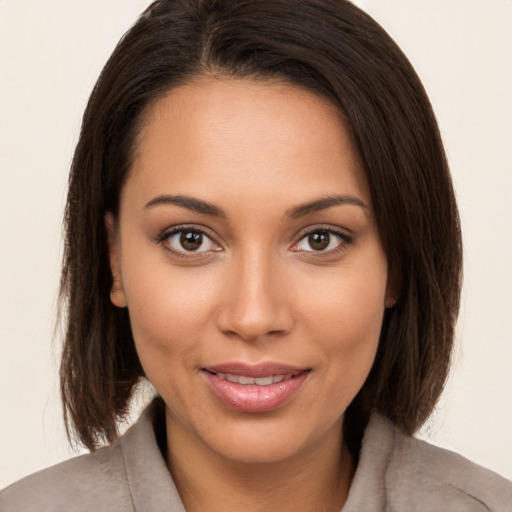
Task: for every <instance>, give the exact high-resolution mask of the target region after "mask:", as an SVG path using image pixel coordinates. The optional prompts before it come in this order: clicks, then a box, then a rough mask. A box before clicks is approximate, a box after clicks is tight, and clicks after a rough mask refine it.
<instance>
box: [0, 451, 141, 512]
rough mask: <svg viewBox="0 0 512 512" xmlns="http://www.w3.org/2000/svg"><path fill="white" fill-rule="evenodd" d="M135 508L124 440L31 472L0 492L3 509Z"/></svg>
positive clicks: (76, 511)
mask: <svg viewBox="0 0 512 512" xmlns="http://www.w3.org/2000/svg"><path fill="white" fill-rule="evenodd" d="M98 504H101V508H102V509H104V510H111V511H117V510H119V511H121V510H123V511H130V510H133V505H132V500H131V497H130V489H129V486H128V482H127V478H126V471H125V468H124V462H123V452H122V448H121V443H116V444H114V445H112V446H110V447H108V448H103V449H101V450H98V451H97V452H94V453H91V454H87V455H82V456H79V457H75V458H73V459H70V460H68V461H65V462H63V463H61V464H57V465H56V466H53V467H51V468H48V469H45V470H43V471H40V472H38V473H35V474H33V475H30V476H28V477H26V478H24V479H22V480H20V481H18V482H16V483H15V484H13V485H11V486H9V487H7V488H6V489H4V490H3V491H2V492H1V493H0V510H2V512H18V511H20V512H21V511H38V512H39V511H40V512H43V511H44V512H50V511H52V512H53V511H60V510H66V511H69V512H86V511H90V510H94V509H95V508H96V507H97V505H98Z"/></svg>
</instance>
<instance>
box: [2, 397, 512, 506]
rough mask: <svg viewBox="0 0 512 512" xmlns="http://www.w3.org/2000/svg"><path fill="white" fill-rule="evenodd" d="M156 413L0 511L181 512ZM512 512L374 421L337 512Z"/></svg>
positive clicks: (36, 481) (464, 467)
mask: <svg viewBox="0 0 512 512" xmlns="http://www.w3.org/2000/svg"><path fill="white" fill-rule="evenodd" d="M157 410H158V408H157V407H156V406H155V405H152V406H150V407H148V409H146V411H145V412H144V413H143V414H142V416H141V418H140V419H139V421H138V422H137V423H136V424H135V425H134V426H133V427H132V428H131V429H130V430H129V431H128V432H127V433H126V434H125V435H124V436H123V437H122V438H121V440H120V441H119V442H117V443H115V444H113V445H112V446H110V447H107V448H103V449H101V450H98V451H97V452H95V453H92V454H87V455H82V456H80V457H76V458H74V459H71V460H68V461H66V462H63V463H61V464H58V465H56V466H53V467H51V468H48V469H45V470H43V471H40V472H39V473H35V474H34V475H31V476H28V477H26V478H24V479H22V480H20V481H19V482H17V483H15V484H13V485H11V486H10V487H7V488H6V489H4V490H3V491H2V492H0V511H1V512H32V511H33V512H54V511H55V512H56V511H66V512H90V511H91V510H95V511H103V510H108V511H109V512H135V511H137V512H185V509H184V507H183V504H182V502H181V500H180V497H179V494H178V492H177V490H176V487H175V485H174V482H173V480H172V478H171V475H170V473H169V471H168V470H167V467H166V465H165V461H164V458H163V457H162V453H161V451H160V448H159V446H158V442H157V438H156V435H155V428H154V425H155V417H156V414H157V412H156V411H157ZM427 511H428V512H433V511H435V512H437V511H450V512H451V511H453V512H484V511H485V512H489V511H491V512H512V484H511V483H510V482H508V481H507V480H505V479H503V478H501V477H500V476H498V475H496V474H495V473H493V472H492V471H489V470H487V469H484V468H482V467H480V466H477V465H476V464H473V463H472V462H469V461H468V460H466V459H464V458H463V457H461V456H459V455H456V454H454V453H452V452H449V451H447V450H443V449H441V448H437V447H434V446H432V445H429V444H428V443H425V442H423V441H419V440H417V439H414V438H410V437H407V436H404V435H403V434H401V433H400V432H399V431H398V430H397V429H396V428H395V427H394V426H393V425H392V423H391V422H390V421H388V420H387V419H385V418H383V417H382V416H379V415H376V414H374V415H373V416H372V417H371V420H370V423H369V425H368V427H367V429H366V432H365V435H364V438H363V444H362V448H361V454H360V460H359V464H358V467H357V471H356V474H355V477H354V480H353V482H352V486H351V488H350V493H349V497H348V500H347V502H346V504H345V506H344V507H343V509H342V511H341V512H427Z"/></svg>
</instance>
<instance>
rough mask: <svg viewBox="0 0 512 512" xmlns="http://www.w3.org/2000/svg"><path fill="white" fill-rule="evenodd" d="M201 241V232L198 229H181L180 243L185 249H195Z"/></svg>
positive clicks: (199, 245)
mask: <svg viewBox="0 0 512 512" xmlns="http://www.w3.org/2000/svg"><path fill="white" fill-rule="evenodd" d="M202 243H203V234H202V233H200V232H199V231H182V232H181V235H180V244H181V246H182V247H183V249H185V250H186V251H197V250H198V249H199V248H200V247H201V245H202Z"/></svg>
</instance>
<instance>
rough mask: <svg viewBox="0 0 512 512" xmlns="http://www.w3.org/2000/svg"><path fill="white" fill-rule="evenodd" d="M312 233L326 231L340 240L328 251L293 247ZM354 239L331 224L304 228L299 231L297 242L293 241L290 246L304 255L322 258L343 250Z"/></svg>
mask: <svg viewBox="0 0 512 512" xmlns="http://www.w3.org/2000/svg"><path fill="white" fill-rule="evenodd" d="M314 233H327V234H328V235H330V236H332V235H334V236H335V237H337V238H338V239H339V240H340V242H339V243H338V245H337V246H336V247H334V248H333V249H330V250H328V251H315V250H310V251H305V250H300V249H294V248H295V247H297V246H298V244H299V243H300V242H301V241H303V240H305V239H306V238H307V237H309V236H311V235H312V234H314ZM353 241H354V237H353V236H351V235H349V234H348V233H347V232H345V231H343V230H341V229H334V228H333V227H332V226H322V225H320V226H315V227H314V228H306V229H305V230H303V231H302V233H300V235H299V237H298V240H297V242H295V243H294V244H293V246H292V250H294V251H296V252H300V253H302V254H303V255H304V256H305V257H311V258H318V257H320V258H322V257H328V256H333V255H335V254H339V253H340V252H343V251H345V250H346V249H347V248H348V246H349V245H350V244H352V243H353Z"/></svg>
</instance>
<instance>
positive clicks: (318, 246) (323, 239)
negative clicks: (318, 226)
mask: <svg viewBox="0 0 512 512" xmlns="http://www.w3.org/2000/svg"><path fill="white" fill-rule="evenodd" d="M330 241H331V235H330V234H329V233H328V232H327V231H315V232H314V233H310V234H309V235H308V243H309V246H310V247H311V248H312V249H313V250H314V251H323V250H324V249H326V248H327V247H329V243H330Z"/></svg>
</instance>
